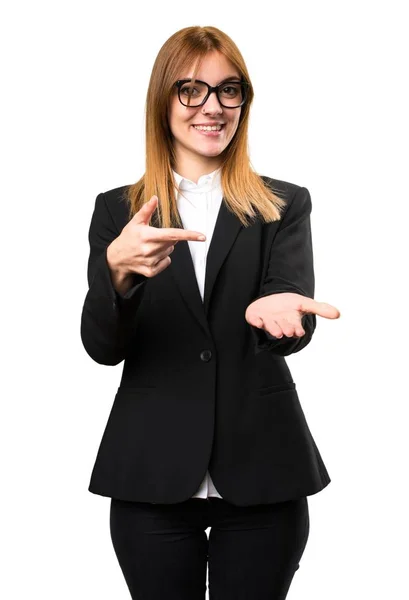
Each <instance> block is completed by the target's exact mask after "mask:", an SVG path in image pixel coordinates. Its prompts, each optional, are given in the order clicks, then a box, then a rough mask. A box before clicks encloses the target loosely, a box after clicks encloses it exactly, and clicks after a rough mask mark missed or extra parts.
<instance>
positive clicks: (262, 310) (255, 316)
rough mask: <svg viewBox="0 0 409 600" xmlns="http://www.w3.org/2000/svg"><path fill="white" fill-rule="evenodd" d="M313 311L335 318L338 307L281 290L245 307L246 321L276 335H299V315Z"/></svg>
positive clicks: (328, 317) (301, 333)
mask: <svg viewBox="0 0 409 600" xmlns="http://www.w3.org/2000/svg"><path fill="white" fill-rule="evenodd" d="M307 313H314V314H316V315H319V316H320V317H325V318H326V319H338V318H339V317H340V315H341V313H340V312H339V310H338V309H337V308H335V306H332V305H331V304H327V303H326V302H317V301H316V300H313V299H312V298H307V297H305V296H302V295H301V294H293V293H290V292H283V293H278V294H270V295H269V296H264V298H259V299H258V300H255V301H254V302H252V303H251V304H249V306H248V307H247V309H246V313H245V318H246V321H247V323H249V324H250V325H253V326H254V327H259V328H260V329H264V330H265V331H267V332H268V333H270V334H271V335H272V336H274V337H276V338H282V337H283V335H285V336H287V337H293V336H296V337H302V336H303V335H304V334H305V331H304V329H303V327H302V325H301V319H302V317H303V316H304V315H305V314H307Z"/></svg>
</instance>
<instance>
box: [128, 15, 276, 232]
mask: <svg viewBox="0 0 409 600" xmlns="http://www.w3.org/2000/svg"><path fill="white" fill-rule="evenodd" d="M212 51H218V52H220V53H221V54H223V55H224V56H225V57H226V58H227V59H228V60H230V61H231V62H232V63H233V65H234V66H235V67H236V68H237V70H238V71H239V73H240V75H241V78H242V81H246V82H248V84H249V85H248V92H247V100H246V102H245V104H244V105H243V106H242V107H241V113H240V119H239V124H238V127H237V130H236V132H235V134H234V137H233V139H232V140H231V141H230V143H229V145H228V146H227V147H226V148H225V149H224V151H223V152H222V153H221V154H220V159H221V186H222V190H223V198H224V200H225V202H226V204H227V207H228V208H229V209H230V211H231V212H233V213H234V214H235V215H236V216H237V217H238V218H239V219H240V221H241V223H242V224H243V225H244V226H248V225H250V224H251V222H252V219H253V217H255V216H257V215H258V216H259V217H260V218H261V219H262V220H263V221H264V222H271V221H276V220H279V219H280V210H281V209H282V208H283V207H284V206H285V204H286V203H285V201H284V200H283V199H281V198H280V197H279V196H278V195H276V194H277V193H279V192H278V190H276V191H275V192H274V191H273V187H272V185H271V182H270V183H267V182H265V181H264V180H263V179H262V177H261V176H260V175H258V174H257V173H256V172H255V170H254V169H253V168H252V165H251V161H250V158H249V153H248V123H249V113H250V107H251V104H252V102H253V98H254V92H253V87H252V85H251V81H250V77H249V74H248V71H247V67H246V64H245V62H244V59H243V57H242V55H241V53H240V51H239V49H238V48H237V46H236V45H235V43H234V42H233V40H232V39H231V38H230V37H229V36H228V35H226V34H225V33H224V32H223V31H221V30H220V29H217V28H216V27H199V26H194V27H186V28H184V29H181V30H180V31H177V32H176V33H174V34H173V35H172V36H171V37H170V38H169V39H168V40H167V41H166V42H165V43H164V45H163V46H162V48H161V49H160V51H159V53H158V55H157V57H156V60H155V63H154V65H153V68H152V73H151V77H150V81H149V87H148V92H147V97H146V104H145V117H146V129H145V135H146V166H145V174H144V175H143V176H142V177H141V179H139V181H137V182H136V183H134V184H132V185H130V186H127V188H126V190H125V192H124V196H125V198H126V200H127V201H128V204H129V218H130V219H131V218H132V217H133V215H134V214H135V213H136V212H138V211H139V210H140V209H141V207H142V206H143V204H144V203H146V202H148V201H149V200H150V198H151V197H152V196H153V195H156V196H157V197H158V206H157V209H156V211H155V213H154V217H155V220H156V222H157V224H158V226H159V227H178V226H181V227H183V225H182V223H181V219H180V215H179V212H178V209H177V202H176V195H175V191H176V190H177V191H179V188H178V186H177V185H176V181H175V179H174V176H173V172H172V170H175V171H176V169H175V164H176V157H175V151H174V147H173V142H172V132H171V130H170V127H169V121H168V108H169V104H170V101H171V98H172V95H173V93H174V87H173V86H174V83H175V82H176V81H177V80H178V79H179V78H180V76H181V73H183V72H185V71H186V70H187V69H190V68H191V67H192V65H194V63H195V62H196V61H197V63H196V67H195V71H194V73H193V77H192V79H193V80H195V77H196V74H197V72H198V71H199V69H200V66H201V63H202V61H203V59H204V58H205V57H206V55H207V54H208V53H209V52H212Z"/></svg>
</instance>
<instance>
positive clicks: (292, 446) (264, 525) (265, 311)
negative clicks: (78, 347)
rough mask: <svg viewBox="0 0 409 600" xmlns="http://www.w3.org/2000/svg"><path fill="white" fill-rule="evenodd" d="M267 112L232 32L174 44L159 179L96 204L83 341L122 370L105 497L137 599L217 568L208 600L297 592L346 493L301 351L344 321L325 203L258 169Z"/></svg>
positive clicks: (103, 476) (157, 93) (194, 596)
mask: <svg viewBox="0 0 409 600" xmlns="http://www.w3.org/2000/svg"><path fill="white" fill-rule="evenodd" d="M252 101H253V87H252V84H251V81H250V76H249V73H248V71H247V68H246V65H245V62H244V60H243V57H242V56H241V54H240V52H239V50H238V48H237V46H236V45H235V44H234V42H233V41H232V40H231V39H230V38H229V37H228V36H227V35H226V34H225V33H223V32H222V31H220V30H219V29H217V28H215V27H187V28H185V29H182V30H180V31H178V32H176V33H175V34H174V35H172V36H171V37H170V38H169V39H168V40H167V41H166V43H165V44H164V45H163V47H162V48H161V50H160V51H159V54H158V56H157V58H156V61H155V64H154V66H153V70H152V75H151V79H150V83H149V88H148V93H147V103H146V171H145V174H144V176H143V177H142V178H141V179H140V180H139V181H138V182H137V183H135V184H133V185H127V186H122V187H120V188H116V189H113V190H109V191H106V192H104V193H100V194H99V195H98V196H97V198H96V202H95V208H94V213H93V215H92V220H91V225H90V230H89V241H90V247H91V249H90V257H89V263H88V282H89V290H88V293H87V295H86V298H85V302H84V306H83V311H82V319H81V337H82V342H83V344H84V347H85V349H86V351H87V353H88V354H89V355H90V356H91V357H92V358H93V359H94V360H95V361H96V362H98V363H100V364H103V365H116V364H119V363H120V362H121V361H124V366H123V371H122V378H121V381H120V385H119V387H118V391H117V393H116V396H115V400H114V403H113V406H112V410H111V413H110V415H109V419H108V423H107V425H106V428H105V431H104V434H103V437H102V441H101V444H100V447H99V451H98V454H97V458H96V461H95V465H94V469H93V472H92V476H91V482H90V485H89V490H90V491H91V492H92V493H94V494H99V495H102V496H108V497H111V510H110V531H111V537H112V542H113V546H114V549H115V552H116V556H117V558H118V561H119V564H120V567H121V569H122V572H123V574H124V577H125V580H126V583H127V585H128V587H129V590H130V593H131V596H132V598H137V599H141V600H142V599H143V600H159V599H160V600H164V599H165V598H166V600H199V599H200V600H204V599H205V594H206V578H207V566H208V569H209V570H208V577H209V579H208V581H209V592H210V599H213V600H230V599H231V600H241V599H243V600H244V599H246V600H247V599H251V600H267V599H268V600H273V599H274V600H281V599H283V598H285V597H286V595H287V591H288V589H289V586H290V584H291V581H292V578H293V576H294V573H295V571H296V570H297V568H298V567H299V561H300V559H301V556H302V554H303V551H304V548H305V545H306V543H307V539H308V535H309V514H308V504H307V496H309V495H312V494H316V493H317V492H319V491H321V490H322V489H323V488H325V487H326V486H327V485H328V483H329V482H330V477H329V475H328V472H327V470H326V468H325V465H324V463H323V461H322V458H321V456H320V453H319V451H318V448H317V446H316V444H315V442H314V439H313V437H312V435H311V432H310V430H309V428H308V425H307V422H306V419H305V416H304V413H303V410H302V408H301V405H300V401H299V398H298V394H297V390H296V383H295V382H294V381H293V379H292V375H291V373H290V370H289V368H288V366H287V364H286V361H285V358H284V357H285V356H288V355H290V354H292V353H294V352H299V351H300V350H302V349H303V348H305V346H307V344H308V343H309V342H310V340H311V338H312V335H313V332H314V329H315V326H316V316H317V315H319V316H321V317H324V318H327V319H336V318H338V317H339V316H340V313H339V311H338V310H337V309H336V308H335V307H333V306H331V305H329V304H326V303H322V302H317V301H315V300H314V299H313V296H314V271H313V255H312V240H311V227H310V212H311V198H310V194H309V192H308V190H307V189H306V188H305V187H301V186H299V185H296V184H294V183H289V182H285V181H282V180H278V179H272V178H270V177H267V176H260V175H258V174H257V173H256V172H255V171H254V170H252V168H251V164H250V159H249V156H248V147H247V143H248V137H247V135H248V120H249V111H250V106H251V103H252ZM207 528H210V535H209V538H207V535H206V529H207Z"/></svg>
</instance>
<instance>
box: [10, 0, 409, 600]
mask: <svg viewBox="0 0 409 600" xmlns="http://www.w3.org/2000/svg"><path fill="white" fill-rule="evenodd" d="M267 6H268V7H269V8H268V9H267V8H266V7H265V5H264V2H260V1H257V0H253V1H252V2H251V3H249V4H248V6H247V7H246V6H245V5H241V4H239V3H237V2H236V3H231V4H230V5H228V4H224V3H221V2H214V1H212V0H208V1H207V2H205V3H194V2H191V1H189V2H173V3H170V4H169V5H166V6H165V5H161V4H160V3H159V4H158V3H157V2H148V3H137V2H130V1H128V2H125V1H122V2H120V1H119V2H118V1H117V2H115V3H114V2H101V1H99V2H94V1H88V2H86V1H84V0H82V1H81V2H78V1H72V0H71V2H45V1H37V2H33V3H29V2H15V3H14V4H13V5H11V3H9V5H8V7H5V8H3V9H2V16H1V36H0V40H1V42H0V43H1V53H2V83H3V84H4V88H3V92H2V94H1V101H2V110H1V118H2V126H1V150H2V157H1V162H2V167H3V168H2V172H3V173H2V185H1V192H2V196H3V202H2V208H1V210H2V215H3V218H2V228H1V229H2V236H1V257H2V276H3V277H2V279H3V293H2V305H3V310H2V317H3V319H2V322H3V323H2V347H3V352H4V354H3V360H2V364H3V367H4V370H3V375H2V378H1V382H2V387H4V389H3V393H2V403H1V412H2V414H1V419H0V426H1V431H0V433H1V435H0V439H1V448H0V450H1V458H2V460H1V471H2V473H1V481H2V494H1V504H2V508H1V513H0V515H1V534H0V538H1V544H2V546H3V549H4V553H3V559H2V572H3V575H2V581H1V583H0V586H1V590H0V593H1V597H2V598H5V599H7V600H14V599H16V600H17V599H18V600H21V599H22V598H41V599H42V600H47V599H53V600H55V599H56V598H58V600H68V599H69V600H72V599H73V598H75V599H78V600H91V599H94V598H95V599H98V600H105V599H107V600H108V599H112V598H115V600H126V599H128V598H129V597H130V595H129V592H128V590H127V587H126V584H125V580H124V578H123V576H122V573H121V571H120V567H119V564H118V563H117V559H116V556H115V554H114V550H113V547H112V544H111V539H110V533H109V502H110V500H109V499H108V498H104V497H101V496H97V495H93V494H90V493H89V492H88V491H87V487H88V483H89V478H90V474H91V469H92V466H93V464H94V460H95V457H96V452H97V449H98V445H99V442H100V439H101V436H102V432H103V429H104V427H105V424H106V420H107V418H108V414H109V411H110V408H111V405H112V401H113V398H114V395H115V391H116V389H117V386H118V382H119V379H120V375H121V371H122V366H123V363H122V364H120V365H118V366H116V367H111V368H108V367H106V366H105V367H104V366H102V365H98V364H97V363H95V362H93V361H92V360H91V359H90V358H89V356H88V355H87V354H86V352H85V350H84V348H83V347H82V344H81V340H80V315H81V310H82V305H83V301H84V298H85V294H86V291H87V289H88V287H87V280H86V266H87V260H88V250H89V247H88V238H87V235H88V228H89V222H90V219H91V214H92V210H93V207H94V202H95V197H96V196H97V194H98V193H99V192H101V191H106V190H108V189H111V188H114V187H118V186H121V185H125V184H129V183H133V182H135V181H136V180H137V179H139V178H140V176H141V175H142V174H143V170H144V103H145V96H146V90H147V86H148V80H149V76H150V72H151V69H152V66H153V62H154V60H155V57H156V55H157V53H158V51H159V49H160V47H161V46H162V45H163V43H164V42H165V41H166V40H167V39H168V37H170V36H171V35H172V34H173V33H174V32H175V31H177V30H179V29H181V28H183V27H187V26H191V25H202V26H204V25H213V26H216V27H218V28H220V29H222V30H223V31H225V32H226V33H227V34H228V35H229V36H230V37H232V39H233V40H234V41H235V42H236V44H237V45H238V47H239V48H240V50H241V52H242V54H243V56H244V59H245V61H246V64H247V66H248V69H249V72H250V76H251V78H252V82H253V85H254V88H255V101H254V104H253V108H252V113H251V119H250V150H251V160H252V164H253V166H254V168H255V169H256V170H257V172H258V173H260V174H263V175H268V176H270V177H273V178H277V179H283V180H286V181H290V182H293V183H296V184H298V185H301V186H305V187H307V188H308V190H309V191H310V193H311V198H312V202H313V212H312V217H311V219H312V228H313V242H314V259H315V276H316V293H315V298H316V299H317V300H320V301H325V302H329V303H331V304H334V305H335V306H336V307H337V308H339V310H340V311H341V318H340V319H339V320H337V321H329V320H326V319H323V318H321V317H317V321H318V324H317V330H316V332H315V335H314V338H313V340H312V342H311V344H310V345H309V346H308V347H307V348H306V349H305V350H303V351H302V352H300V353H298V354H296V355H294V356H291V357H289V358H288V359H287V361H288V364H289V366H290V368H291V370H292V373H293V378H294V381H296V382H297V389H298V392H299V396H300V400H301V403H302V406H303V409H304V412H305V414H306V417H307V420H308V423H309V426H310V429H311V431H312V434H313V436H314V439H315V441H316V442H317V445H318V447H319V449H320V451H321V454H322V457H323V459H324V462H325V464H326V466H327V468H328V471H329V473H330V476H331V479H332V481H331V483H330V485H329V486H328V487H327V488H325V490H323V491H322V493H319V494H316V495H314V496H310V497H309V508H310V519H311V526H310V527H311V529H310V536H309V540H308V543H307V547H306V549H305V552H304V555H303V558H302V562H301V566H300V569H299V570H298V571H297V572H296V575H295V577H294V580H293V584H292V586H291V588H290V592H289V598H291V600H301V599H302V600H304V599H305V598H313V599H314V600H329V599H331V600H345V598H348V599H361V598H362V599H367V598H382V599H385V598H394V599H397V600H400V599H403V598H406V597H408V593H409V586H408V583H407V581H406V575H405V573H407V559H408V555H407V547H408V534H409V531H408V519H407V513H408V497H407V477H408V467H407V457H408V447H407V444H406V441H405V438H406V430H407V420H406V419H405V418H404V410H405V408H406V405H407V402H408V393H407V385H406V381H405V379H406V376H407V358H408V355H407V340H408V325H407V292H408V286H407V273H408V268H407V264H406V263H407V260H406V261H404V254H406V258H407V255H408V252H407V214H408V213H407V203H408V193H407V181H406V178H407V172H405V171H407V166H408V151H407V148H408V134H409V128H408V116H407V110H408V106H409V98H408V91H407V87H406V85H407V75H408V64H407V55H408V50H409V49H408V47H407V45H408V44H407V41H406V40H407V21H405V20H404V18H403V6H404V3H403V2H397V1H395V2H393V1H392V2H388V3H386V2H376V1H375V2H363V1H357V0H355V1H354V2H351V1H345V0H344V1H343V2H328V1H327V2H324V1H322V2H319V1H314V0H310V1H309V2H301V1H300V2H294V1H289V2H285V3H284V2H275V1H272V2H269V3H268V5H267ZM266 11H268V12H266ZM405 45H406V47H405ZM405 54H406V59H405ZM3 588H4V589H3ZM255 599H256V596H255Z"/></svg>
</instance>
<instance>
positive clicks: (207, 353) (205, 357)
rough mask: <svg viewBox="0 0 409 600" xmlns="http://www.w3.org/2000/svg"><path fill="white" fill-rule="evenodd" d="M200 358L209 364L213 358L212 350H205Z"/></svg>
mask: <svg viewBox="0 0 409 600" xmlns="http://www.w3.org/2000/svg"><path fill="white" fill-rule="evenodd" d="M200 358H201V359H202V360H203V361H204V362H209V360H210V359H211V358H212V353H211V351H210V350H203V352H201V353H200Z"/></svg>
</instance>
